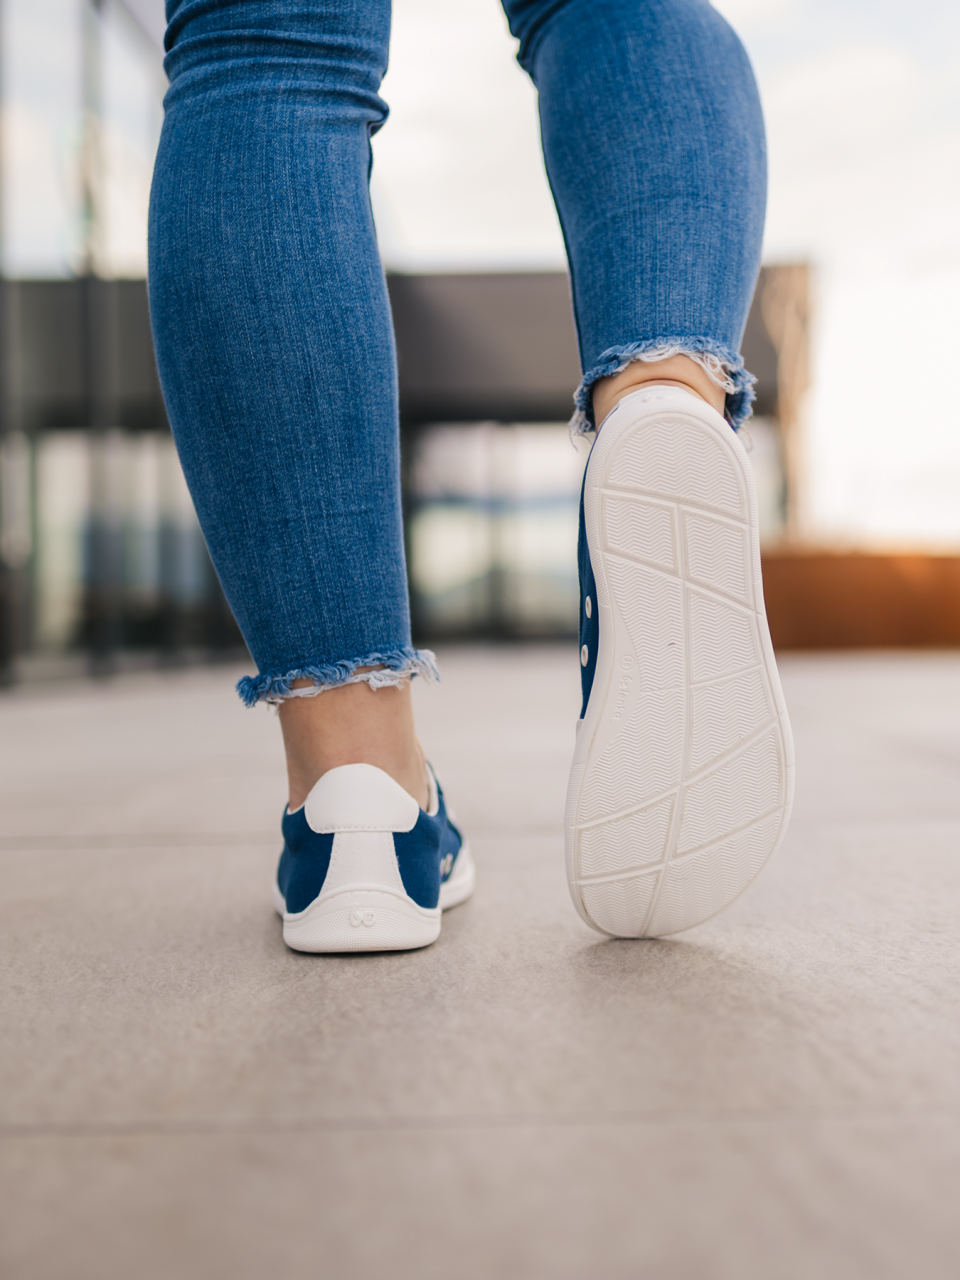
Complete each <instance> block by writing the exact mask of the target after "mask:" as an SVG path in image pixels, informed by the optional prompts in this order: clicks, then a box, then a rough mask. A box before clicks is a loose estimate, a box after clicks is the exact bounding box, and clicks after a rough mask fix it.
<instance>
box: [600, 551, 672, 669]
mask: <svg viewBox="0 0 960 1280" xmlns="http://www.w3.org/2000/svg"><path fill="white" fill-rule="evenodd" d="M606 570H607V578H608V579H609V582H610V587H611V591H612V594H613V597H614V599H615V601H616V607H617V609H618V610H619V612H620V615H621V617H622V618H623V621H624V623H625V624H626V628H627V632H628V634H629V636H630V643H631V645H632V646H633V652H634V656H635V657H636V659H637V669H638V674H639V677H640V687H641V689H664V688H669V687H673V686H676V685H682V684H683V683H684V666H683V650H684V626H683V595H682V591H683V588H682V586H681V584H680V582H679V580H678V579H676V578H665V577H664V576H663V575H662V574H659V573H657V572H656V571H655V570H653V569H645V568H644V567H643V565H639V564H634V563H633V562H632V561H631V560H619V559H617V558H615V557H611V556H608V557H606Z"/></svg>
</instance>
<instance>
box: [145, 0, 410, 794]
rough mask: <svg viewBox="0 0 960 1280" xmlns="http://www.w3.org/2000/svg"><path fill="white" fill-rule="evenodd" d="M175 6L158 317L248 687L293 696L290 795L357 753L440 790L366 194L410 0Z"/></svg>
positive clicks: (180, 441) (197, 496)
mask: <svg viewBox="0 0 960 1280" xmlns="http://www.w3.org/2000/svg"><path fill="white" fill-rule="evenodd" d="M167 12H168V18H169V29H168V33H167V48H168V50H169V53H168V56H167V62H166V66H167V71H168V74H169V76H170V81H171V84H170V90H169V93H168V95H167V101H166V119H165V123H164V127H163V135H162V138H161V143H160V150H159V155H158V157H157V165H156V173H155V178H154V185H153V193H152V199H151V211H150V306H151V316H152V321H153V330H154V338H155V343H156V350H157V360H158V365H159V370H160V378H161V382H162V385H163V391H164V397H165V400H166V404H167V409H168V413H169V416H170V421H171V425H172V427H173V431H174V436H175V438H176V442H177V448H178V450H179V453H180V458H181V461H182V463H183V468H184V472H185V474H186V477H187V482H188V484H189V486H190V491H191V493H192V495H193V499H194V502H195V504H196V508H197V513H198V515H199V518H200V523H201V526H202V528H203V532H204V536H205V538H206V540H207V545H208V547H209V548H210V553H211V556H212V558H213V562H214V564H215V566H216V569H217V573H218V574H219V576H220V581H221V583H222V584H223V588H224V591H225V593H226V596H227V599H228V601H229V603H230V607H231V608H232V610H233V613H234V616H235V617H236V619H237V621H238V623H239V625H240V629H241V631H242V632H243V636H244V639H245V640H246V642H247V645H248V646H249V648H250V652H251V653H252V655H253V657H254V660H255V661H256V663H257V666H258V669H259V674H258V675H256V676H255V677H247V678H245V679H244V680H242V681H241V684H240V693H241V696H242V697H243V699H244V701H246V702H247V703H248V704H253V703H255V702H257V701H259V700H261V699H270V700H281V712H280V716H281V724H282V727H283V731H284V738H285V743H286V748H287V758H288V764H289V770H290V787H291V792H290V801H291V807H296V806H297V805H299V804H300V803H301V802H302V801H303V799H304V797H305V795H306V793H307V792H308V791H309V789H310V787H311V786H312V785H313V783H314V782H316V780H317V778H319V777H320V775H321V774H322V773H324V772H326V771H327V770H328V769H331V768H333V767H335V766H336V765H341V764H350V763H356V762H365V763H368V764H374V765H378V766H379V767H381V768H382V769H384V770H385V771H386V772H388V773H390V774H391V775H392V776H393V777H394V778H395V779H396V780H397V781H398V782H400V784H401V785H402V786H403V787H404V788H406V789H407V790H408V791H410V792H411V794H413V795H414V796H415V797H416V798H417V799H418V800H420V801H424V800H425V798H426V782H425V774H424V767H423V761H422V756H421V753H420V750H419V747H418V745H417V742H416V736H415V733H414V728H413V716H412V710H411V704H410V695H409V678H410V676H411V675H412V674H415V673H428V672H429V671H430V670H431V669H432V662H431V656H430V655H429V654H428V653H426V652H417V651H415V650H414V649H413V648H411V643H410V618H409V605H408V598H407V580H406V571H405V564H404V553H403V534H402V526H401V510H400V487H399V449H398V430H397V427H398V419H397V382H396V368H395V354H394V341H393V332H392V325H391V318H390V310H389V304H388V300H387V292H386V286H385V282H384V277H383V271H382V268H381V264H380V258H379V254H378V252H377V245H376V239H375V233H374V226H373V219H372V216H371V210H370V200H369V194H368V179H369V168H370V136H371V134H372V133H373V132H375V131H376V130H377V129H378V128H379V127H380V125H381V124H382V123H383V121H384V119H385V117H386V111H387V109H386V106H385V104H384V103H383V102H382V101H381V99H380V98H379V96H378V88H379V85H380V80H381V77H382V75H383V72H384V69H385V67H386V61H387V45H388V38H389V24H390V5H389V0H245V2H244V3H224V2H223V0H168V4H167ZM383 685H387V687H376V686H383ZM320 688H322V689H324V690H326V691H325V692H323V693H321V694H320V696H319V697H302V696H297V697H292V698H291V697H290V695H291V694H293V693H294V692H295V691H298V690H302V689H307V690H309V691H313V690H315V689H320Z"/></svg>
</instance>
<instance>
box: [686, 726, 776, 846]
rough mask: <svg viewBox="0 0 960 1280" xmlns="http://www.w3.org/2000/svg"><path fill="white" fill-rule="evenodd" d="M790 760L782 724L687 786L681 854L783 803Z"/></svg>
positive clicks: (771, 727) (773, 727)
mask: <svg viewBox="0 0 960 1280" xmlns="http://www.w3.org/2000/svg"><path fill="white" fill-rule="evenodd" d="M785 777H786V761H785V760H784V759H783V751H782V742H781V737H780V726H779V722H778V723H775V724H772V725H771V726H770V728H769V729H768V730H767V731H766V733H764V734H763V735H762V736H761V737H759V738H758V739H757V741H756V742H753V743H751V744H750V746H749V747H747V748H746V750H745V751H742V752H741V753H740V755H738V756H734V757H733V759H732V760H726V761H724V763H723V764H721V765H718V767H717V768H716V769H715V770H714V771H713V772H712V773H708V774H707V775H706V777H703V778H699V779H698V780H697V781H696V782H692V783H691V784H690V786H689V787H687V788H686V790H685V792H684V795H683V817H682V819H681V823H680V840H679V842H678V845H677V849H678V852H679V853H681V854H682V853H685V852H686V851H687V850H692V849H696V848H697V846H698V845H701V844H706V842H707V841H708V840H715V839H717V838H718V837H720V836H722V835H723V834H724V833H725V832H727V831H734V830H736V829H737V828H738V827H743V826H746V824H747V823H749V822H751V821H753V820H754V819H756V818H759V817H760V816H761V815H762V814H764V813H768V812H769V811H770V809H772V808H773V806H774V805H775V804H782V803H783V801H784V779H785Z"/></svg>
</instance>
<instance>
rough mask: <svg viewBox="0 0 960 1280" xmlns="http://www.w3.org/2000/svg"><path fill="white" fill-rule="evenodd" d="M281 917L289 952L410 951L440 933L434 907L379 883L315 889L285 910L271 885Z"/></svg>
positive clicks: (438, 911)
mask: <svg viewBox="0 0 960 1280" xmlns="http://www.w3.org/2000/svg"><path fill="white" fill-rule="evenodd" d="M273 901H274V906H275V907H276V909H277V912H278V914H279V915H281V916H283V940H284V942H285V943H286V944H287V946H288V947H290V948H292V949H293V950H294V951H312V952H324V951H414V950H416V949H417V948H418V947H428V946H429V945H430V943H431V942H436V940H437V938H438V937H439V936H440V908H439V907H434V908H433V910H430V909H429V908H426V907H419V906H417V904H416V903H415V902H414V901H413V899H412V898H407V897H401V896H400V895H399V894H397V893H394V892H393V891H392V890H391V889H385V888H383V887H381V886H380V885H367V884H357V885H348V886H345V887H344V888H343V889H339V890H337V892H336V893H331V894H327V895H326V896H325V895H324V894H322V893H321V894H320V896H319V897H318V898H315V899H314V901H313V902H311V903H310V905H309V907H307V908H306V909H305V910H303V911H300V912H297V913H296V914H295V915H294V914H289V913H288V912H286V911H285V910H284V902H283V895H282V894H281V893H280V890H279V889H278V888H277V887H276V886H274V890H273Z"/></svg>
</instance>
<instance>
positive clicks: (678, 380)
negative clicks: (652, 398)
mask: <svg viewBox="0 0 960 1280" xmlns="http://www.w3.org/2000/svg"><path fill="white" fill-rule="evenodd" d="M651 382H655V383H657V385H658V386H669V387H679V388H680V389H681V390H682V391H686V392H688V393H689V394H690V395H692V396H696V397H697V399H699V400H703V401H705V402H706V403H707V404H708V405H710V407H711V408H712V409H716V411H717V413H719V414H722V413H723V411H724V408H725V407H726V392H725V391H724V390H723V388H722V387H721V386H718V384H717V383H716V382H714V380H713V379H712V378H711V377H710V375H709V373H707V371H706V369H704V368H703V366H702V365H700V364H698V363H697V362H696V360H691V358H690V357H689V356H684V355H676V356H670V357H669V358H668V359H666V360H655V361H651V362H650V363H646V362H645V361H642V360H635V361H634V362H633V364H629V365H627V367H626V369H621V370H620V372H619V373H615V374H613V375H612V376H611V377H609V378H601V379H600V381H599V382H597V383H596V384H595V385H594V388H593V416H594V421H595V422H596V424H597V426H598V427H599V426H600V424H601V423H602V422H603V420H604V418H606V417H607V415H608V414H609V413H611V411H612V410H613V409H615V408H616V406H617V405H618V404H619V402H620V401H621V400H622V399H623V397H624V396H626V395H629V394H630V393H631V392H632V391H639V389H640V388H641V387H642V386H645V385H646V384H647V383H651Z"/></svg>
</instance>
